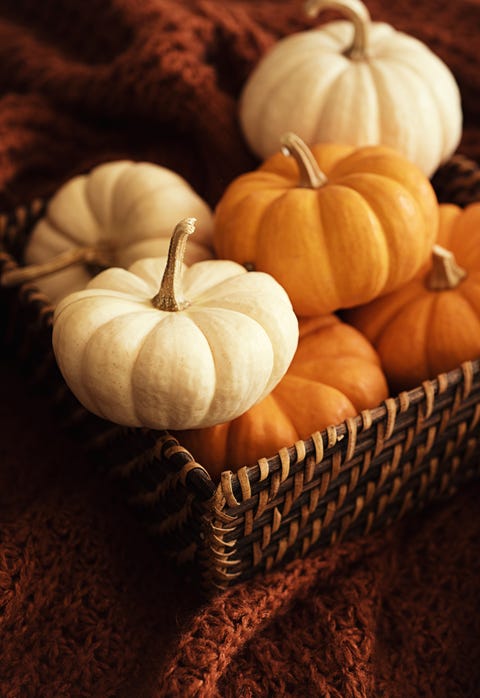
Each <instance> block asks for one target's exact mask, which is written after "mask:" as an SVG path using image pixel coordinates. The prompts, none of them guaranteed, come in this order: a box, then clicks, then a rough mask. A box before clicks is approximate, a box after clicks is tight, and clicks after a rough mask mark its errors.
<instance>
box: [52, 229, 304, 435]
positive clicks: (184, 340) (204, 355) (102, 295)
mask: <svg viewBox="0 0 480 698" xmlns="http://www.w3.org/2000/svg"><path fill="white" fill-rule="evenodd" d="M191 232H193V223H192V220H191V219H187V220H185V221H182V222H181V223H180V224H178V225H177V227H176V229H175V232H174V235H173V237H172V244H171V249H170V252H169V257H168V262H167V260H166V259H165V258H156V259H145V260H139V261H137V262H135V263H134V264H133V265H132V267H131V268H130V270H129V271H127V270H125V269H120V268H111V269H107V270H105V271H103V272H101V273H100V274H99V275H98V276H96V277H95V278H94V279H92V280H91V281H90V282H89V284H88V287H87V289H85V290H83V291H79V292H77V293H74V294H71V295H69V296H67V297H66V298H64V299H63V300H62V301H60V303H59V304H58V306H57V308H56V310H55V313H54V326H53V348H54V351H55V356H56V359H57V362H58V365H59V367H60V370H61V372H62V374H63V376H64V378H65V381H66V382H67V384H68V385H69V387H70V388H71V390H72V392H73V393H74V394H75V395H76V397H77V398H78V399H79V401H80V402H81V403H82V404H83V405H84V406H85V407H86V408H87V409H89V410H90V411H91V412H93V413H95V414H97V415H99V416H100V417H104V418H105V419H109V420H111V421H112V422H116V423H118V424H124V425H128V426H145V427H150V428H155V429H193V428H197V427H206V426H212V425H214V424H218V423H220V422H225V421H228V420H231V419H235V417H237V416H239V415H240V414H242V413H243V412H245V411H246V410H247V409H249V408H250V407H251V406H252V405H254V404H256V403H257V402H259V401H260V400H262V398H264V397H265V396H266V395H268V394H269V393H270V392H271V390H273V388H274V387H275V386H276V385H277V383H278V382H279V381H280V379H281V378H282V377H283V375H284V374H285V372H286V370H287V368H288V366H289V364H290V362H291V360H292V358H293V355H294V353H295V350H296V347H297V342H298V322H297V319H296V316H295V314H294V313H293V310H292V306H291V303H290V300H289V298H288V296H287V294H286V292H285V291H284V290H283V288H282V287H281V286H280V285H279V284H278V283H277V282H276V281H275V280H274V279H273V278H272V277H271V276H269V275H267V274H264V273H261V272H250V273H249V272H247V271H246V269H245V268H244V267H242V266H241V265H239V264H237V263H235V262H232V261H229V260H205V261H202V262H198V263H196V264H194V265H192V266H191V267H188V268H187V267H186V266H185V265H182V263H181V258H182V256H183V251H182V247H184V245H185V241H186V237H187V235H188V234H190V233H191ZM160 280H162V283H161V286H160V291H158V286H159V281H160ZM184 293H185V297H186V298H187V299H188V300H185V298H184V295H183V294H184Z"/></svg>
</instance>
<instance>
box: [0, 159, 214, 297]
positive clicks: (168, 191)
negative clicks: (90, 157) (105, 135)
mask: <svg viewBox="0 0 480 698" xmlns="http://www.w3.org/2000/svg"><path fill="white" fill-rule="evenodd" d="M187 214H191V215H192V216H195V217H196V219H197V221H198V223H197V239H196V240H195V241H192V243H191V244H190V245H189V247H188V250H187V257H186V262H187V264H192V263H193V262H196V261H200V260H201V259H209V258H211V257H212V250H211V237H212V228H213V223H212V212H211V210H210V208H209V207H208V205H207V204H206V203H205V202H204V201H203V200H202V199H201V198H200V197H199V196H198V194H196V192H195V191H194V190H193V189H192V188H191V187H190V185H189V184H188V182H186V180H185V179H183V177H181V176H180V175H178V174H177V173H175V172H173V171H172V170H169V169H167V168H165V167H161V166H159V165H155V164H153V163H147V162H132V161H129V160H122V161H114V162H107V163H104V164H102V165H99V166H98V167H95V168H94V169H93V170H92V171H91V172H89V173H88V174H85V175H78V176H76V177H74V178H73V179H71V180H69V181H68V182H66V183H65V184H64V185H63V186H62V187H61V188H60V189H59V190H58V191H57V193H56V194H55V195H54V196H53V197H52V199H51V201H50V202H49V205H48V208H47V211H46V214H45V216H43V218H42V219H41V220H40V221H39V222H38V223H37V225H36V226H35V228H34V229H33V232H32V235H31V237H30V239H29V241H28V243H27V245H26V249H25V262H26V264H27V265H29V266H28V267H25V268H21V269H19V270H18V271H17V272H12V274H11V275H10V278H9V279H8V280H4V283H7V282H8V281H9V282H10V283H18V282H21V281H23V280H29V279H35V281H36V283H37V285H38V286H39V288H40V289H41V290H42V291H43V292H44V293H46V295H47V296H48V297H49V298H50V300H51V301H52V302H53V303H56V302H57V301H58V300H59V299H60V298H62V297H63V296H65V295H67V294H68V293H71V292H73V291H77V290H80V289H82V288H85V286H86V285H87V282H88V281H89V279H90V278H91V277H92V276H93V274H94V273H95V270H96V271H98V267H99V266H121V267H128V266H129V265H130V264H132V263H133V262H134V261H135V260H136V259H140V258H142V257H156V256H164V255H166V254H167V252H168V246H169V243H170V237H171V232H172V229H173V227H174V225H175V223H176V222H177V221H178V220H180V219H181V218H183V217H184V216H185V215H187Z"/></svg>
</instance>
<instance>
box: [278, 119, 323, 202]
mask: <svg viewBox="0 0 480 698" xmlns="http://www.w3.org/2000/svg"><path fill="white" fill-rule="evenodd" d="M280 143H281V146H282V152H283V153H284V155H292V156H293V157H294V158H295V160H296V161H297V165H298V169H299V170H300V180H299V182H298V186H300V187H306V188H308V189H319V188H320V187H323V185H324V184H326V183H327V176H326V175H325V174H324V173H323V172H322V170H321V169H320V168H319V166H318V163H317V161H316V160H315V158H314V157H313V153H312V151H311V150H310V148H309V147H308V145H307V144H306V143H304V142H303V141H302V139H301V138H300V137H299V136H297V135H296V133H291V132H289V133H285V134H284V135H283V136H282V137H281V139H280Z"/></svg>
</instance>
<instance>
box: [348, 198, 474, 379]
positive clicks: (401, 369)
mask: <svg viewBox="0 0 480 698" xmlns="http://www.w3.org/2000/svg"><path fill="white" fill-rule="evenodd" d="M439 209H440V229H439V235H438V244H437V245H435V247H434V248H433V254H432V257H431V260H430V261H429V262H428V264H427V265H426V266H425V267H424V268H423V269H422V271H421V273H420V274H419V275H418V276H417V278H415V279H414V280H413V281H411V282H410V283H408V284H406V285H405V286H404V287H403V288H401V289H399V290H398V291H396V292H394V293H391V294H389V295H388V296H385V297H384V298H379V299H377V300H376V301H373V302H372V303H369V304H367V305H365V306H363V307H360V308H355V309H352V310H350V311H349V312H348V313H346V315H345V317H346V318H347V319H348V321H349V322H351V323H352V324H354V325H355V327H357V328H359V329H360V330H361V331H362V332H363V333H364V334H365V335H366V336H367V337H368V338H369V339H370V341H371V342H372V343H373V345H374V346H375V347H376V349H377V351H378V353H379V355H380V358H381V360H382V364H383V367H384V370H385V373H386V375H387V379H388V381H389V384H390V387H391V389H392V390H393V391H394V392H397V391H399V390H405V389H409V388H412V387H414V386H416V385H418V384H420V383H421V382H422V381H423V380H425V379H428V378H435V376H437V375H438V374H439V373H442V372H444V371H449V370H451V369H453V368H455V367H456V366H458V365H459V364H460V363H461V362H462V361H467V360H472V359H476V358H478V357H480V203H475V204H471V205H470V206H468V207H467V208H466V209H464V210H462V209H460V208H458V207H457V206H454V205H453V204H442V205H441V206H440V207H439Z"/></svg>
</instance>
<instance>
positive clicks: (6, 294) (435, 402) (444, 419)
mask: <svg viewBox="0 0 480 698" xmlns="http://www.w3.org/2000/svg"><path fill="white" fill-rule="evenodd" d="M433 184H434V187H435V190H436V192H437V196H438V198H439V200H440V201H443V202H445V201H449V202H452V203H457V204H460V205H465V204H467V203H470V202H472V201H475V200H480V170H479V168H478V167H477V165H476V164H475V163H473V162H471V161H470V160H468V159H466V158H464V157H462V156H455V157H454V158H452V160H451V161H449V162H448V163H447V164H446V165H444V166H443V167H442V168H441V170H439V171H438V172H437V174H436V176H435V177H434V179H433ZM44 209H45V202H44V201H35V202H33V203H32V204H31V205H29V206H24V207H19V208H17V209H15V210H14V211H12V212H10V213H8V214H5V215H3V216H1V217H0V274H1V273H2V272H3V271H4V270H5V269H7V268H8V269H10V268H15V267H16V266H18V264H19V263H20V262H21V259H22V250H23V249H24V246H25V242H26V240H27V239H28V235H29V233H30V231H31V229H32V227H33V225H34V223H35V222H36V221H37V220H38V218H39V217H40V216H41V215H42V214H43V212H44ZM1 298H2V302H3V304H4V306H5V309H6V310H7V317H8V321H7V326H6V328H5V335H6V337H5V339H6V344H7V345H8V346H9V347H10V348H11V349H12V350H13V351H14V352H15V356H16V358H17V359H18V361H19V362H21V364H22V366H23V367H24V369H28V374H29V376H30V378H31V380H32V385H34V386H36V388H37V389H38V390H41V391H43V392H44V393H45V396H46V399H48V401H49V402H50V404H51V405H52V408H53V409H54V410H55V411H56V413H57V417H58V420H59V424H61V426H62V427H63V428H66V429H69V430H71V431H72V433H73V434H74V435H75V436H76V437H78V438H80V439H81V443H82V446H83V447H85V448H86V449H87V450H88V452H89V453H90V454H91V455H92V456H94V457H95V458H96V459H97V460H98V463H99V465H100V466H101V468H102V469H103V470H104V472H106V473H108V475H109V476H110V477H112V478H113V479H114V480H115V481H116V482H117V483H118V484H120V485H121V488H122V492H123V494H124V496H125V498H126V500H127V501H128V503H129V505H130V506H131V507H132V508H133V509H134V511H135V512H136V514H137V516H138V517H140V518H141V519H142V521H143V522H144V524H145V525H146V527H147V528H148V530H149V531H150V532H151V533H153V534H154V535H156V536H158V538H159V539H160V541H161V549H162V550H163V551H166V552H167V553H168V554H170V555H171V556H173V557H174V558H176V559H177V561H179V562H183V563H189V564H191V565H193V566H194V569H195V574H196V575H197V579H200V580H201V581H202V583H203V584H204V586H205V588H206V589H210V590H212V589H215V588H217V587H219V588H225V587H227V586H229V585H232V584H235V583H237V582H239V581H241V580H244V579H246V578H248V577H250V576H252V575H253V574H256V573H258V572H264V571H267V570H270V569H271V568H273V567H275V566H276V565H278V564H279V563H281V562H285V561H287V560H291V559H292V558H293V557H296V556H299V555H304V554H306V553H307V552H308V551H309V550H310V549H311V548H312V547H314V546H320V545H323V546H326V545H330V544H332V543H334V542H335V541H338V540H340V539H342V538H345V537H347V536H348V537H352V536H354V535H357V534H363V533H366V532H368V531H371V530H373V529H379V528H383V527H385V526H388V525H389V524H390V523H392V522H393V521H395V520H397V519H398V518H400V517H401V516H403V515H405V514H406V513H407V512H410V511H412V510H418V509H420V508H421V507H423V506H424V505H425V504H426V503H427V502H429V501H430V500H433V499H438V498H441V497H449V496H451V495H452V493H453V492H454V491H455V490H456V489H457V488H458V487H459V486H460V485H461V484H463V483H465V482H467V481H469V480H471V479H472V478H475V477H477V476H478V475H479V474H480V448H479V438H480V361H479V360H476V361H470V362H466V363H464V364H462V365H461V366H459V367H457V368H455V369H454V370H452V371H450V372H448V373H446V374H442V375H440V376H438V377H437V378H436V379H435V380H432V381H426V382H424V383H423V384H422V385H421V386H418V387H416V388H415V389H413V390H411V391H409V392H403V393H401V394H400V395H398V396H396V397H391V398H389V399H387V400H385V402H384V403H382V404H381V405H379V406H378V407H376V408H375V409H372V410H365V411H363V412H362V413H361V414H359V415H357V416H356V417H355V418H351V419H348V420H346V421H345V422H343V423H341V424H339V425H336V426H331V427H329V428H328V429H326V430H323V431H321V432H316V433H314V434H313V435H312V436H311V437H310V438H309V439H306V440H305V441H299V442H297V443H295V444H292V445H291V446H290V447H288V448H284V449H282V450H281V451H280V452H279V453H278V454H276V455H275V456H273V457H270V458H262V459H260V460H259V461H258V462H257V463H256V464H253V465H251V466H249V467H244V468H241V469H240V470H239V471H238V472H236V473H232V472H230V471H225V472H223V473H222V477H221V480H220V482H219V483H214V482H213V481H212V479H211V478H210V476H209V474H208V472H207V470H208V463H205V466H206V467H205V468H204V467H203V466H202V465H201V464H199V463H197V462H196V461H195V458H194V455H192V454H190V453H189V452H188V451H187V450H186V449H185V448H183V447H182V446H181V444H179V443H178V441H177V440H176V439H175V438H173V437H172V436H171V435H170V434H169V433H168V432H159V431H152V430H147V429H126V428H123V427H119V426H116V425H113V424H111V423H109V422H106V421H104V420H100V419H98V418H96V417H95V416H93V415H91V414H90V413H88V412H87V411H86V410H85V409H83V408H82V407H81V406H80V405H79V403H78V402H77V401H76V399H75V398H74V397H73V395H72V394H71V393H70V391H69V390H68V388H67V387H66V385H65V384H64V382H63V379H62V378H61V376H60V373H59V371H58V369H57V366H56V362H55V359H54V356H53V352H52V349H51V324H52V312H53V310H52V307H51V306H50V305H49V301H48V298H46V297H45V296H44V295H43V294H42V293H40V292H39V291H38V289H37V288H36V287H35V286H34V285H33V284H24V285H23V286H21V287H20V288H17V289H14V290H12V289H8V290H6V289H4V290H2V294H1ZM72 447H73V442H72Z"/></svg>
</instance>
